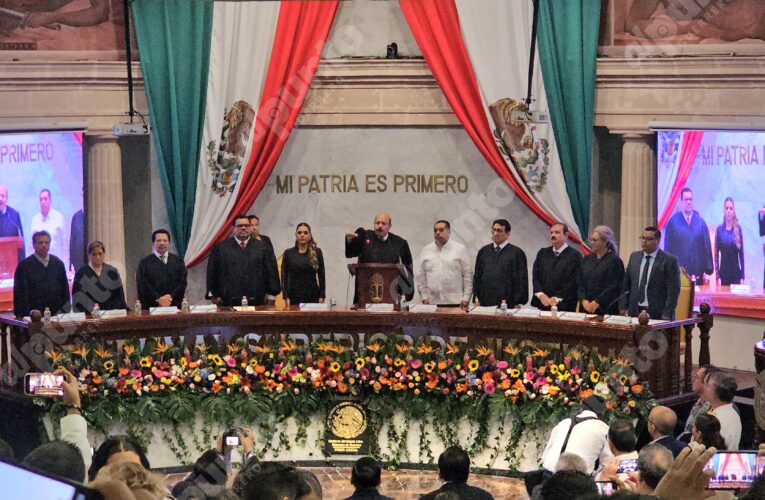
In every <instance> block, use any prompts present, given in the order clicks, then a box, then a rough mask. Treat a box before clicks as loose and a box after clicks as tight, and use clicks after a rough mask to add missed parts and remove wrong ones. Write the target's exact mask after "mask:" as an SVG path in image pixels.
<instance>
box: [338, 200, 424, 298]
mask: <svg viewBox="0 0 765 500" xmlns="http://www.w3.org/2000/svg"><path fill="white" fill-rule="evenodd" d="M392 226H393V220H392V219H391V217H390V215H389V214H387V213H384V212H382V213H379V214H377V215H375V222H374V230H373V231H365V230H364V228H361V227H360V228H358V229H357V230H356V231H355V232H352V231H351V232H347V233H345V257H346V258H348V259H350V258H352V257H358V258H359V260H358V262H359V264H403V265H404V267H405V268H406V273H407V275H406V276H401V277H400V278H399V280H398V294H399V295H406V300H412V298H413V297H414V273H413V271H412V252H411V251H410V250H409V243H407V242H406V240H405V239H404V238H402V237H400V236H397V235H395V234H393V233H391V232H390V228H391V227H392ZM357 299H358V297H354V299H353V302H354V303H358V300H357Z"/></svg>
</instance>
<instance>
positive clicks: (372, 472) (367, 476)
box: [345, 457, 393, 500]
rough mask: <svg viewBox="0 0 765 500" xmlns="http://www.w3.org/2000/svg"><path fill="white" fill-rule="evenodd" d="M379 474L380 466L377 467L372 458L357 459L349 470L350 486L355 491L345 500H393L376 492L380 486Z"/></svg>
mask: <svg viewBox="0 0 765 500" xmlns="http://www.w3.org/2000/svg"><path fill="white" fill-rule="evenodd" d="M381 472H382V471H381V469H380V466H379V465H377V462H376V461H375V459H374V458H371V457H363V458H360V459H358V460H357V461H356V463H355V464H353V469H352V470H351V484H352V485H353V486H354V488H356V490H355V491H354V492H353V495H351V496H349V497H348V498H346V499H345V500H358V499H360V498H369V499H372V500H393V499H391V497H386V496H385V495H381V494H380V492H379V491H377V487H378V486H380V474H381Z"/></svg>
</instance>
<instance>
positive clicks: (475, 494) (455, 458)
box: [420, 446, 494, 500]
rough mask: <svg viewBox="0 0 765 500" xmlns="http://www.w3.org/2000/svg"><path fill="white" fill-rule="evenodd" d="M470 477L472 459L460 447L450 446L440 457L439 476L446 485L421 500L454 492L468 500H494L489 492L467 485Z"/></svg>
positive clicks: (429, 499) (428, 499) (432, 498)
mask: <svg viewBox="0 0 765 500" xmlns="http://www.w3.org/2000/svg"><path fill="white" fill-rule="evenodd" d="M469 475H470V457H469V456H468V454H467V453H466V452H465V450H463V449H462V448H460V447H459V446H450V447H449V448H447V449H446V450H444V452H443V453H441V455H440V456H439V457H438V476H439V477H440V478H441V479H442V480H444V481H445V483H444V485H443V486H441V487H440V488H439V489H437V490H435V491H431V492H430V493H428V494H427V495H423V496H421V497H420V500H434V499H435V498H436V496H437V495H438V494H439V493H442V492H454V493H457V494H458V495H459V497H460V498H463V499H468V500H492V499H493V498H494V497H493V496H491V494H490V493H489V492H488V491H485V490H482V489H481V488H476V487H475V486H469V485H468V484H467V480H468V476H469Z"/></svg>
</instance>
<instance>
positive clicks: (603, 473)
mask: <svg viewBox="0 0 765 500" xmlns="http://www.w3.org/2000/svg"><path fill="white" fill-rule="evenodd" d="M607 438H608V447H609V449H610V450H611V453H613V454H614V458H613V460H611V461H609V462H608V463H606V464H603V467H602V468H601V469H600V471H599V472H598V473H597V475H596V476H595V480H596V481H615V480H616V479H619V480H621V481H625V480H626V479H627V477H628V473H629V472H632V471H635V470H637V458H638V452H637V451H635V445H636V444H637V434H636V433H635V426H633V425H632V422H631V421H629V420H627V419H616V420H614V421H613V422H612V423H611V425H610V426H609V428H608V436H607Z"/></svg>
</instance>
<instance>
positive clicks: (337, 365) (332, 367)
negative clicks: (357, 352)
mask: <svg viewBox="0 0 765 500" xmlns="http://www.w3.org/2000/svg"><path fill="white" fill-rule="evenodd" d="M329 369H330V370H332V371H333V372H334V373H337V372H339V371H340V363H338V362H337V361H333V362H332V364H331V365H329Z"/></svg>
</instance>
